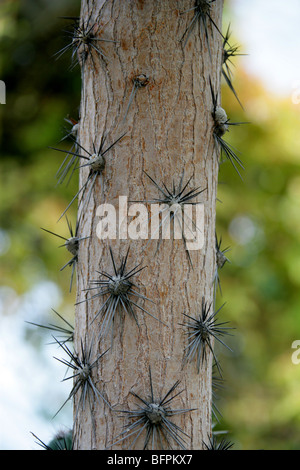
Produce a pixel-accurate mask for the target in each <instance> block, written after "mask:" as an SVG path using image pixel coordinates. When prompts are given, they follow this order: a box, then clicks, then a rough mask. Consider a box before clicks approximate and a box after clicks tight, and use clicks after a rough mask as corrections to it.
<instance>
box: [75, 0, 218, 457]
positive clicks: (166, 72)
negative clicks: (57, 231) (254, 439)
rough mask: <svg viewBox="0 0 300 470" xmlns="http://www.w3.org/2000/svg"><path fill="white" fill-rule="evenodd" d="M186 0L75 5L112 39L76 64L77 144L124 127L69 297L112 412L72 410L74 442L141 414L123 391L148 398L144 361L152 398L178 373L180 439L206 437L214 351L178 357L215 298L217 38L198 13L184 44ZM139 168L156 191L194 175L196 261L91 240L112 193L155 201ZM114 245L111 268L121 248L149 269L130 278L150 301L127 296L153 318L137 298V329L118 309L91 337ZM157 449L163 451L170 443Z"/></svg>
mask: <svg viewBox="0 0 300 470" xmlns="http://www.w3.org/2000/svg"><path fill="white" fill-rule="evenodd" d="M222 3H223V2H222V1H217V2H215V3H212V9H211V14H212V17H213V20H214V22H215V23H216V25H217V26H218V27H219V28H221V15H222ZM193 6H194V2H193V1H181V2H178V1H177V0H176V1H175V0H163V1H160V2H156V1H153V0H136V1H129V0H128V1H121V0H111V1H104V0H94V1H93V2H89V1H87V0H83V1H82V11H81V21H85V22H86V23H87V22H89V24H91V25H92V24H94V23H96V25H97V26H96V27H95V28H96V29H94V31H95V36H97V37H98V38H101V39H109V40H114V41H117V42H116V43H113V42H111V43H110V42H100V41H98V42H97V47H98V48H100V49H101V51H102V52H103V53H104V55H105V58H103V57H101V54H99V53H97V51H96V50H95V49H92V58H91V56H90V55H89V54H88V55H87V57H86V58H85V60H83V62H82V78H83V85H82V102H81V114H80V131H79V143H80V145H81V146H82V147H83V148H85V149H87V150H88V151H89V152H90V153H91V154H92V153H94V151H93V143H94V144H95V148H96V149H98V147H99V145H100V141H101V138H102V136H103V135H106V140H105V144H104V149H106V148H107V147H108V146H109V145H110V144H112V143H113V142H114V141H116V140H117V139H118V138H119V137H120V136H121V135H122V134H123V133H126V134H125V136H124V137H123V138H122V139H121V140H120V141H119V142H117V143H116V145H114V146H113V147H112V148H111V149H110V150H109V151H108V152H107V153H106V154H105V167H104V170H103V171H102V172H101V174H99V175H97V177H96V179H95V185H94V188H93V190H92V192H91V198H90V201H89V203H88V205H87V206H86V207H84V204H83V202H82V201H81V204H79V214H81V219H80V236H82V237H85V236H89V237H90V238H89V239H87V240H85V241H82V242H81V243H80V247H79V258H78V269H77V273H78V276H77V278H78V279H77V302H81V303H79V304H78V305H77V306H76V323H75V350H76V351H77V352H78V354H79V351H80V347H81V346H80V344H81V340H82V339H84V338H86V339H87V341H88V342H91V341H92V338H94V346H95V348H94V351H93V357H92V359H93V358H94V357H96V356H97V355H99V354H100V353H101V352H104V351H106V350H107V349H108V348H109V350H108V352H107V353H106V354H105V355H104V356H103V357H102V358H101V360H99V362H98V363H97V367H96V368H94V369H93V371H92V376H93V381H94V383H95V385H96V387H97V389H99V391H101V393H102V394H103V396H104V397H105V398H106V399H107V401H108V402H109V403H110V405H111V406H112V409H110V407H109V406H108V405H107V404H105V403H104V402H103V400H101V399H100V400H99V401H98V400H96V399H95V400H94V401H93V403H92V417H91V413H90V407H89V405H88V400H87V401H86V403H85V406H84V407H82V406H80V408H79V412H78V416H77V419H76V422H75V426H74V447H75V449H91V448H93V449H104V448H106V447H109V446H110V445H111V444H112V443H114V442H116V441H119V440H120V439H121V438H123V437H125V435H126V434H123V435H122V436H119V435H120V433H122V431H123V430H124V425H127V424H128V425H129V424H131V423H132V422H133V421H130V420H129V421H128V417H126V415H125V418H124V414H122V413H119V412H118V411H117V410H137V409H138V405H141V402H139V400H138V399H137V398H135V397H134V396H133V395H132V394H131V393H130V392H134V393H136V394H137V395H138V396H139V397H142V398H143V399H145V400H148V399H149V397H150V396H151V390H150V383H149V367H150V368H151V374H152V385H153V393H154V399H155V400H158V399H161V398H162V397H163V396H164V395H165V394H166V393H167V392H168V391H169V390H170V388H171V387H172V386H173V385H174V383H175V382H176V381H177V380H180V385H179V386H178V387H177V388H176V390H175V391H174V393H173V395H174V394H176V393H177V392H178V391H181V390H183V392H182V393H181V394H179V395H178V397H176V398H175V399H174V401H171V402H170V403H169V407H170V408H172V410H176V409H184V410H186V409H193V410H192V411H187V412H184V413H182V414H178V415H177V416H176V415H175V416H174V417H170V421H172V422H174V423H176V424H177V425H178V426H179V427H180V428H181V429H182V430H183V431H184V432H185V433H186V434H187V435H188V437H187V436H185V435H184V436H183V435H182V437H184V439H185V447H186V448H188V449H202V447H203V441H206V442H207V439H208V436H210V435H211V398H212V395H211V376H212V354H211V352H210V351H209V350H208V349H207V360H206V361H203V363H201V364H200V370H199V373H198V370H197V366H196V362H195V361H192V362H191V363H187V364H184V363H183V357H184V350H185V348H186V346H187V336H186V334H185V333H186V329H185V327H184V326H182V324H183V323H184V321H185V317H184V315H183V313H185V314H187V315H190V316H192V317H196V316H197V315H198V314H199V312H200V311H201V303H202V298H203V297H204V299H205V301H206V302H208V304H209V303H211V302H213V277H214V272H215V263H216V258H215V203H216V191H217V177H218V153H217V152H216V149H215V145H214V140H213V137H212V130H213V120H212V115H211V111H212V100H211V91H210V87H209V78H210V77H211V80H212V83H213V85H214V87H215V89H216V90H218V89H219V85H220V73H221V65H222V38H221V36H220V34H219V33H218V31H217V30H216V28H215V27H214V26H213V25H211V24H210V23H209V22H208V27H207V28H208V36H209V45H210V50H209V48H208V43H207V40H206V38H205V34H204V32H203V29H201V28H200V24H199V20H198V21H197V22H196V23H195V27H194V29H193V31H191V34H190V37H189V39H188V41H187V43H186V44H184V41H181V38H182V37H183V35H184V32H185V31H186V29H187V27H188V25H189V24H190V22H191V20H192V18H193V15H194V11H193V10H191V11H188V12H185V11H186V10H189V9H190V8H192V7H193ZM79 54H80V51H79ZM81 58H82V57H81ZM83 59H84V58H83ZM142 74H143V75H144V76H146V77H147V79H148V80H147V82H146V83H143V85H144V86H140V87H136V89H135V91H136V93H135V95H134V97H133V99H132V102H131V105H130V107H129V109H127V108H128V103H129V99H130V96H131V92H132V89H133V79H134V78H135V77H138V76H140V79H141V80H143V79H145V77H143V75H142ZM83 155H86V154H84V153H83ZM83 163H86V162H85V161H83ZM89 171H90V169H89V167H84V168H82V169H81V170H80V181H79V185H80V187H81V186H82V184H84V182H85V181H86V178H87V177H88V175H89ZM145 172H146V173H147V174H148V175H149V176H151V177H152V178H153V180H155V181H156V182H157V184H158V185H159V186H160V187H162V188H163V184H165V185H166V186H167V187H168V188H169V189H172V185H173V181H174V183H175V186H176V187H178V185H179V183H180V179H181V177H182V174H183V172H184V178H183V184H185V183H186V182H187V181H188V179H189V178H191V181H190V183H189V185H188V187H187V190H188V189H193V188H198V187H200V189H206V190H205V191H203V192H202V193H201V194H199V195H198V196H197V198H196V199H195V201H197V202H202V203H204V224H203V228H204V234H203V235H204V246H203V247H202V248H201V249H200V250H194V251H190V252H189V253H190V256H191V261H192V264H193V267H192V266H191V263H190V261H189V258H188V256H187V252H186V250H185V246H184V240H183V239H178V240H174V239H172V238H171V239H170V240H160V243H159V246H158V240H151V241H149V240H148V239H147V240H132V239H130V238H129V236H128V239H127V240H120V239H119V238H118V236H117V238H116V239H115V240H100V239H99V238H98V237H97V231H96V230H97V224H99V221H100V217H99V213H98V215H97V208H98V206H99V205H100V204H104V203H109V204H112V205H113V206H114V207H115V209H116V212H117V214H118V210H119V196H127V197H128V201H149V200H153V199H155V198H160V197H161V193H160V192H159V190H158V189H157V187H156V186H155V185H154V184H153V183H152V182H151V180H150V179H149V178H148V177H147V175H146V174H145ZM79 199H80V197H79ZM193 202H194V201H193ZM130 204H131V203H130V202H129V203H128V206H129V207H130ZM148 207H149V206H148ZM81 211H82V212H81ZM128 221H129V222H131V221H132V218H131V217H129V218H128ZM110 246H111V248H112V252H113V254H114V259H115V262H116V265H117V267H118V266H119V265H120V262H121V258H122V257H123V256H125V255H126V253H127V249H128V248H129V247H130V251H129V256H128V260H127V264H126V269H127V271H130V270H131V269H133V268H134V267H135V266H136V265H138V264H139V263H141V267H142V266H146V268H145V269H143V270H142V271H140V272H139V273H138V274H137V275H136V276H134V277H133V278H132V279H131V280H132V281H133V282H134V283H135V284H136V285H137V286H138V288H139V292H140V293H141V294H142V295H144V296H145V297H147V298H149V299H151V301H153V302H154V303H152V302H150V301H148V300H143V299H138V298H136V297H132V300H134V301H135V302H136V303H137V304H138V305H139V306H141V307H142V308H144V309H145V310H147V311H148V312H149V313H151V315H153V316H154V317H156V318H153V317H152V316H150V315H149V314H147V313H145V312H143V311H142V310H141V309H139V308H138V307H136V306H133V309H134V312H135V315H136V318H137V320H138V323H139V327H138V326H137V324H136V322H135V320H134V318H133V316H132V315H128V314H127V313H126V312H125V311H124V309H123V308H120V309H119V310H118V312H117V313H116V316H115V320H114V322H113V337H111V334H110V332H109V333H108V334H107V335H106V336H105V337H104V338H102V337H101V338H100V339H99V331H100V328H101V324H102V316H101V314H100V315H98V317H97V318H96V319H95V320H94V318H95V315H96V313H97V312H98V311H99V308H100V307H101V305H102V304H103V302H104V301H105V300H106V298H107V296H104V297H103V298H102V297H96V298H95V299H93V300H89V299H90V297H91V296H92V295H93V294H95V293H97V290H96V289H95V290H91V291H86V290H85V289H87V288H89V287H91V280H95V279H104V277H103V276H101V275H100V274H99V271H101V272H103V271H104V272H106V273H108V274H113V264H112V259H111V256H110V252H109V247H110ZM97 271H98V272H97ZM136 290H137V289H136ZM84 300H87V301H84ZM82 301H83V302H82ZM93 320H94V321H93ZM78 398H79V397H78V396H76V399H75V405H74V409H75V411H76V410H77V404H78ZM150 401H151V400H150ZM145 434H146V430H144V431H143V432H142V433H141V435H140V436H139V437H138V439H137V440H136V442H135V445H134V448H135V449H141V448H143V446H144V443H145ZM118 436H119V437H118ZM136 436H137V434H135V435H132V436H129V437H128V438H127V439H124V440H121V441H120V442H118V443H117V444H115V445H114V446H113V449H121V448H129V447H130V445H131V444H132V443H133V441H134V440H135V438H136ZM170 443H171V444H172V446H173V448H180V446H179V443H178V442H176V440H175V441H173V440H172V439H170ZM164 446H165V447H168V445H167V443H166V442H164ZM149 447H150V448H151V441H150V443H149Z"/></svg>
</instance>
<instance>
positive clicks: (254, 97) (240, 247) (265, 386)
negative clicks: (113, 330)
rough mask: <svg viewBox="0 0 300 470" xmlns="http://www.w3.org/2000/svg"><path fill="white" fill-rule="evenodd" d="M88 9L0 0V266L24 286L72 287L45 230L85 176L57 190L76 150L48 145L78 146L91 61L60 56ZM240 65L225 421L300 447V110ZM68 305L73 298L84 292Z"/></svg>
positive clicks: (225, 197) (221, 224)
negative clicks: (69, 121) (68, 22)
mask: <svg viewBox="0 0 300 470" xmlns="http://www.w3.org/2000/svg"><path fill="white" fill-rule="evenodd" d="M79 8H80V2H79V0H78V1H77V0H76V1H75V0H64V1H63V2H62V1H60V0H51V2H49V1H46V0H44V1H43V0H39V1H35V0H27V1H23V2H22V1H18V0H6V1H3V2H2V3H1V4H0V51H1V55H0V79H1V80H4V81H5V83H6V87H7V101H6V103H7V104H6V105H0V140H1V162H0V183H1V190H0V256H1V265H0V274H1V279H2V281H1V284H2V285H3V286H9V287H12V288H13V289H14V290H15V291H16V292H17V293H18V294H22V293H24V292H26V291H27V290H28V289H30V288H31V287H32V286H33V285H34V284H35V283H36V282H37V281H38V280H40V279H51V280H53V281H54V282H56V283H58V284H59V285H60V287H61V289H62V291H63V292H66V294H67V293H68V289H69V276H68V275H67V274H68V273H67V272H66V271H64V272H63V273H61V272H59V268H60V267H61V266H63V264H65V262H66V261H67V260H68V259H69V256H68V254H67V253H66V252H65V251H63V252H62V251H61V250H63V249H58V248H57V247H58V246H59V245H60V240H59V239H57V238H56V237H53V236H51V235H49V234H47V233H45V232H43V231H42V230H40V227H44V228H46V229H49V230H52V231H55V232H56V233H60V234H62V235H64V236H66V235H67V234H68V231H67V225H66V223H65V221H64V220H63V219H62V220H61V221H60V222H59V223H57V219H58V216H59V215H60V214H61V212H62V211H63V210H64V208H65V207H66V205H67V203H68V202H69V201H70V198H72V196H73V194H74V193H75V190H76V188H77V179H76V178H74V179H73V180H72V181H71V183H70V184H69V186H67V187H66V185H64V184H63V185H58V186H57V187H55V185H56V180H55V174H56V171H57V169H58V168H59V165H60V164H61V162H62V156H63V155H64V154H61V153H60V152H55V151H53V150H50V149H48V148H47V147H48V146H58V145H60V146H63V145H64V146H65V147H66V149H67V148H70V146H69V144H68V143H67V142H65V141H64V142H62V143H60V139H61V138H62V137H63V136H64V135H65V130H64V126H65V122H64V118H65V117H67V116H68V115H69V116H72V117H73V118H75V119H76V118H77V117H78V108H79V103H80V88H81V81H80V72H79V69H75V70H72V71H71V70H70V68H69V65H70V64H71V61H70V57H69V56H68V55H67V54H66V55H65V56H64V57H63V58H61V59H59V60H55V58H54V54H55V53H56V52H57V51H58V50H60V49H61V48H62V47H63V46H64V45H65V44H66V38H65V36H64V33H62V30H63V29H64V27H65V20H63V19H62V18H59V17H61V16H64V15H65V16H76V15H78V14H79ZM224 28H227V24H226V25H224ZM232 41H233V42H236V39H235V38H234V37H233V39H232ZM238 62H239V61H238V59H236V60H235V65H236V68H234V70H233V71H234V77H235V78H234V86H235V88H236V90H237V92H238V94H239V97H240V99H241V101H242V103H243V105H244V108H245V111H244V112H243V110H242V109H241V107H240V106H239V104H238V103H237V101H236V100H235V98H234V96H233V95H232V93H231V92H230V90H228V88H227V87H226V86H224V87H223V91H222V104H223V107H224V108H225V109H226V110H227V113H228V116H229V117H230V119H231V121H233V122H236V121H250V124H247V125H241V126H239V127H234V128H231V130H230V133H228V135H226V136H225V137H226V140H228V142H230V143H231V144H232V145H233V146H234V147H235V148H237V149H239V150H240V151H241V159H242V161H243V162H244V165H245V171H243V172H242V175H243V179H244V180H243V181H241V180H240V178H239V177H238V175H237V174H236V172H235V170H234V169H233V167H232V166H231V165H230V163H229V162H225V163H224V164H222V165H221V168H220V184H219V193H218V198H219V200H220V202H218V207H217V228H218V230H217V233H218V236H222V239H223V243H222V247H223V248H225V247H227V246H230V247H231V250H230V251H229V252H228V253H227V255H228V257H229V259H230V263H226V265H225V266H224V267H223V269H222V270H221V271H220V273H219V274H220V279H221V285H222V296H221V295H220V293H219V294H218V303H220V304H221V303H223V302H226V305H225V307H224V308H223V309H222V315H221V318H224V320H230V321H231V323H232V326H234V327H235V328H236V330H235V332H234V335H233V336H232V338H231V340H230V342H229V343H230V346H231V347H232V348H233V350H234V352H233V354H231V353H228V352H227V351H225V352H224V350H222V351H220V360H221V363H222V367H223V370H224V378H225V389H224V391H222V392H220V393H219V396H220V398H219V400H218V402H217V405H218V407H219V408H220V410H221V412H222V415H223V418H222V419H221V422H220V424H218V425H217V426H216V429H228V430H229V431H230V433H229V435H228V437H229V438H230V439H231V440H232V441H233V442H234V444H235V446H234V448H235V449H300V438H299V434H300V403H299V398H298V390H299V389H298V386H299V385H300V365H299V366H296V365H294V364H293V363H292V361H291V354H292V349H291V345H292V342H293V341H294V340H296V339H300V294H299V284H300V274H299V273H300V245H299V235H300V218H299V209H300V176H299V166H300V156H299V153H298V149H299V139H300V137H299V120H300V108H299V105H298V106H297V105H293V104H292V102H291V100H288V99H280V98H278V97H275V96H271V95H269V94H268V93H267V91H266V90H265V89H264V88H263V87H262V86H261V84H260V83H258V82H257V80H255V79H253V78H251V77H249V76H247V75H246V74H245V72H244V71H243V70H241V68H239V65H238ZM75 209H76V207H74V208H73V209H71V210H70V211H69V217H70V219H71V221H73V220H74V221H75V212H74V211H75ZM74 223H75V222H73V225H74ZM64 302H65V303H66V304H69V305H72V304H73V297H72V295H66V299H65V300H64ZM61 312H62V311H61ZM8 313H9V312H8ZM225 353H226V354H225Z"/></svg>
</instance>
